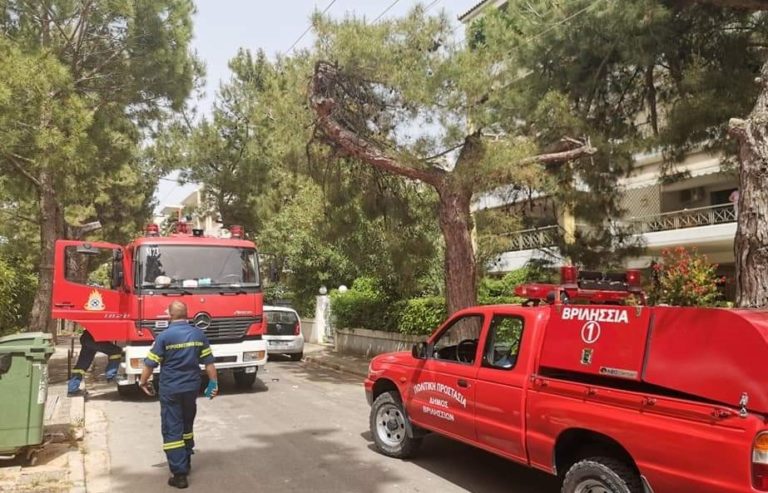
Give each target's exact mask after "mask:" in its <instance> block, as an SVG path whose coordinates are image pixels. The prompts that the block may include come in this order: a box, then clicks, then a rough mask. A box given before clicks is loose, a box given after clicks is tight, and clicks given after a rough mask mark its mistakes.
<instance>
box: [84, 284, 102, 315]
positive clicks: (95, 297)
mask: <svg viewBox="0 0 768 493" xmlns="http://www.w3.org/2000/svg"><path fill="white" fill-rule="evenodd" d="M84 308H85V309H86V310H88V311H89V312H100V311H104V310H105V309H106V308H107V307H106V306H104V300H103V299H101V293H99V292H98V291H96V290H95V289H94V290H93V291H91V294H90V295H88V301H86V302H85V306H84Z"/></svg>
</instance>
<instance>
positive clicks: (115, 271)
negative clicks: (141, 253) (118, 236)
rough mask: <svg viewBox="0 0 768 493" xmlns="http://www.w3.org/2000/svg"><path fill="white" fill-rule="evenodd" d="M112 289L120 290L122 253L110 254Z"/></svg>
mask: <svg viewBox="0 0 768 493" xmlns="http://www.w3.org/2000/svg"><path fill="white" fill-rule="evenodd" d="M110 284H111V286H110V288H112V289H120V287H121V286H122V285H123V251H122V250H115V251H114V253H113V254H112V280H111V283H110Z"/></svg>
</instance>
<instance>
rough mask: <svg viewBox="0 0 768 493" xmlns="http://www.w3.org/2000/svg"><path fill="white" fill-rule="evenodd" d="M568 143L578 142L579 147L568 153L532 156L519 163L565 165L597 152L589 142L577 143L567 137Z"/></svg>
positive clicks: (565, 139)
mask: <svg viewBox="0 0 768 493" xmlns="http://www.w3.org/2000/svg"><path fill="white" fill-rule="evenodd" d="M563 140H564V141H566V142H571V143H574V142H578V143H579V147H576V148H575V149H569V150H567V151H560V152H550V153H547V154H539V155H536V156H531V157H529V158H525V159H523V160H521V161H518V164H522V165H525V164H536V163H537V164H551V163H565V162H567V161H573V160H574V159H579V158H582V157H584V156H591V155H593V154H594V153H596V152H597V149H595V148H594V147H592V144H591V143H590V142H589V140H586V141H584V142H579V141H576V140H575V139H571V138H568V137H565V138H564V139H563Z"/></svg>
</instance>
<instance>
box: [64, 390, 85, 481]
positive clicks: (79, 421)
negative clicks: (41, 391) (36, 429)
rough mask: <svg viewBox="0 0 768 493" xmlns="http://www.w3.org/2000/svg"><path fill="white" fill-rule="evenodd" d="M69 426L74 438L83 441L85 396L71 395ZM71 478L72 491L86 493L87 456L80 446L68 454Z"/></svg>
mask: <svg viewBox="0 0 768 493" xmlns="http://www.w3.org/2000/svg"><path fill="white" fill-rule="evenodd" d="M69 400H70V401H69V402H70V403H69V427H70V430H71V432H72V438H74V439H75V440H76V441H78V442H81V441H82V440H83V437H84V436H85V397H83V396H77V397H69ZM67 462H68V464H69V480H70V482H71V483H72V486H71V487H70V490H69V491H70V493H86V487H85V456H84V455H83V452H82V450H81V449H80V446H79V445H78V448H77V449H76V450H72V451H70V452H69V453H68V454H67Z"/></svg>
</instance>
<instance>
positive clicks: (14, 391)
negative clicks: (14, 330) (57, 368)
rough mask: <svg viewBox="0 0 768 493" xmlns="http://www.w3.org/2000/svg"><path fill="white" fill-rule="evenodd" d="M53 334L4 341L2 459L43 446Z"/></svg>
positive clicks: (0, 349) (0, 355)
mask: <svg viewBox="0 0 768 493" xmlns="http://www.w3.org/2000/svg"><path fill="white" fill-rule="evenodd" d="M51 354H53V344H51V334H45V333H42V332H27V333H23V334H15V335H12V336H7V337H0V455H16V454H19V453H21V452H23V451H24V450H25V449H28V448H30V447H34V446H36V445H40V444H41V443H42V442H43V415H44V413H45V400H46V399H47V398H48V358H50V357H51Z"/></svg>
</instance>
